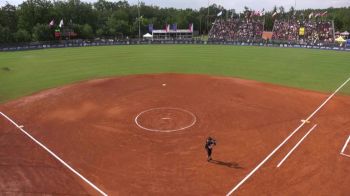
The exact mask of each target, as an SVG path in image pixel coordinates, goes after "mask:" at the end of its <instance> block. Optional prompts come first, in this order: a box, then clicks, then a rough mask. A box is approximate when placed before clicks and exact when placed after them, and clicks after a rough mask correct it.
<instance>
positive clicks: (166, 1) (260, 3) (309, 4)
mask: <svg viewBox="0 0 350 196" xmlns="http://www.w3.org/2000/svg"><path fill="white" fill-rule="evenodd" d="M82 1H85V2H95V1H97V0H82ZM108 1H118V0H108ZM137 1H138V0H128V2H129V3H130V4H137ZM141 1H142V2H145V3H146V4H147V5H157V6H159V7H175V8H183V9H184V8H193V9H198V8H200V7H206V6H207V5H208V0H141ZM6 2H9V3H10V4H15V5H18V4H20V3H22V2H23V0H0V5H4V4H5V3H6ZM209 2H210V4H213V3H215V4H218V5H222V6H224V7H225V8H226V9H235V10H236V11H242V10H243V7H244V6H248V7H249V8H251V9H254V10H261V9H263V8H265V9H266V10H271V9H272V8H273V6H274V5H277V6H278V7H279V6H283V7H285V8H287V10H288V9H289V8H290V7H291V6H294V4H295V0H209ZM349 6H350V0H296V7H297V9H306V8H328V7H349Z"/></svg>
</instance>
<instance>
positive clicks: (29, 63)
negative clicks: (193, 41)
mask: <svg viewBox="0 0 350 196" xmlns="http://www.w3.org/2000/svg"><path fill="white" fill-rule="evenodd" d="M147 73H185V74H186V73H191V74H209V75H215V76H231V77H239V78H245V79H250V80H256V81H262V82H268V83H274V84H279V85H284V86H290V87H296V88H302V89H309V90H315V91H321V92H331V91H333V90H334V89H335V88H337V87H338V86H339V85H340V84H341V83H342V82H343V81H345V80H346V79H347V78H348V77H350V53H348V52H336V51H323V50H310V49H293V48H267V47H243V46H222V45H221V46H220V45H217V46H213V45H135V46H100V47H86V48H64V49H47V50H34V51H20V52H2V53H0V103H1V102H2V103H3V102H6V101H9V100H12V99H15V98H18V97H21V96H25V95H29V94H32V93H34V92H37V91H40V90H43V89H48V88H53V87H57V86H62V85H65V84H69V83H73V82H77V81H82V80H88V79H93V78H101V77H110V76H120V75H130V74H147ZM341 93H342V94H347V95H350V85H349V84H348V85H346V86H345V87H344V89H343V90H342V91H341Z"/></svg>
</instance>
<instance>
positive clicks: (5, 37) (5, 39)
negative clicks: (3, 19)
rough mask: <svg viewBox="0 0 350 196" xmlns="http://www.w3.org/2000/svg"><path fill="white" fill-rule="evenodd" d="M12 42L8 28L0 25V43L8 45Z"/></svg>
mask: <svg viewBox="0 0 350 196" xmlns="http://www.w3.org/2000/svg"><path fill="white" fill-rule="evenodd" d="M11 41H12V37H11V31H10V28H8V27H3V26H1V25H0V43H9V42H11Z"/></svg>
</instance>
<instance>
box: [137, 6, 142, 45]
mask: <svg viewBox="0 0 350 196" xmlns="http://www.w3.org/2000/svg"><path fill="white" fill-rule="evenodd" d="M137 12H138V21H139V39H141V27H140V22H141V21H140V0H138V4H137Z"/></svg>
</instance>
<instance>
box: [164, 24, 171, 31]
mask: <svg viewBox="0 0 350 196" xmlns="http://www.w3.org/2000/svg"><path fill="white" fill-rule="evenodd" d="M165 31H166V32H169V31H170V25H168V24H166V25H165Z"/></svg>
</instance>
